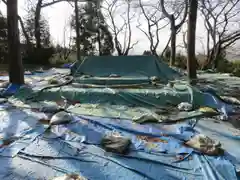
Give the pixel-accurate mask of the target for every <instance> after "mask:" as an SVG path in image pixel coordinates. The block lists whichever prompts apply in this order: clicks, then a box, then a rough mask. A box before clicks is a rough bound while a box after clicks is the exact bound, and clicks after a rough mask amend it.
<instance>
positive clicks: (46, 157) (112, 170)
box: [0, 137, 236, 180]
mask: <svg viewBox="0 0 240 180" xmlns="http://www.w3.org/2000/svg"><path fill="white" fill-rule="evenodd" d="M20 155H21V157H25V158H27V159H28V160H29V163H23V164H21V165H20V166H19V167H18V168H21V170H23V171H25V172H28V171H31V172H32V175H31V176H32V177H33V179H34V178H36V177H39V176H40V175H41V173H42V172H40V171H39V169H36V168H38V167H42V166H50V167H49V169H45V171H44V173H43V174H42V175H41V176H40V177H41V179H43V178H46V179H51V178H52V177H53V176H54V177H55V176H60V175H62V174H64V173H74V172H75V173H76V172H77V173H80V175H81V176H83V177H85V178H88V179H94V180H95V179H99V180H101V179H106V180H112V179H120V180H129V179H131V180H132V179H136V180H137V179H138V180H145V179H154V180H160V179H197V180H198V179H199V180H200V179H201V180H202V179H205V180H208V179H224V178H225V179H233V180H234V179H236V176H235V174H234V167H233V165H232V164H231V163H229V161H226V160H224V159H219V158H213V157H211V158H209V157H206V158H204V159H201V160H199V155H197V154H193V155H192V159H191V160H188V161H182V162H179V163H174V161H175V156H173V155H167V154H148V153H144V152H132V153H130V154H129V155H128V156H118V155H114V154H111V153H110V154H108V153H106V152H104V151H103V150H102V149H101V148H98V147H96V146H92V145H83V144H80V143H73V142H68V141H66V142H63V141H61V140H50V139H48V140H47V139H45V138H40V137H39V138H38V139H36V140H35V141H34V142H33V143H32V144H31V145H29V146H28V147H26V148H25V149H24V150H22V151H21V153H20ZM37 157H38V158H37ZM13 161H14V160H13ZM32 161H41V162H43V163H42V164H38V165H35V167H34V168H33V167H28V166H29V164H32V163H33V162H32ZM215 161H217V163H218V164H217V166H215V164H214V163H216V162H215ZM213 164H214V166H213ZM5 168H6V167H5ZM52 168H53V169H52ZM211 168H215V169H214V174H213V175H212V174H210V173H211V172H212V169H211ZM224 168H225V170H226V171H223V170H224ZM40 169H43V167H42V168H40ZM56 169H57V172H55V174H54V175H53V174H52V171H53V170H56ZM0 171H1V170H0ZM220 175H221V176H220ZM222 177H224V178H222Z"/></svg>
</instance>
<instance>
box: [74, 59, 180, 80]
mask: <svg viewBox="0 0 240 180" xmlns="http://www.w3.org/2000/svg"><path fill="white" fill-rule="evenodd" d="M71 73H72V75H74V76H75V77H76V76H81V75H91V76H93V77H109V76H111V75H117V76H119V77H125V78H126V77H128V80H129V79H131V78H132V79H137V80H139V79H141V78H142V79H144V78H149V77H153V76H156V77H158V78H159V79H161V80H165V81H166V80H174V79H176V77H179V76H180V75H179V73H178V72H176V71H175V70H173V69H172V68H170V67H169V66H168V65H167V64H165V63H164V62H163V61H161V60H159V59H158V58H157V57H155V56H92V57H87V58H86V59H85V60H84V61H82V62H80V61H79V62H76V63H75V64H74V66H73V67H72V68H71ZM125 80H126V79H125Z"/></svg>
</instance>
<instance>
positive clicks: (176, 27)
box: [160, 0, 188, 66]
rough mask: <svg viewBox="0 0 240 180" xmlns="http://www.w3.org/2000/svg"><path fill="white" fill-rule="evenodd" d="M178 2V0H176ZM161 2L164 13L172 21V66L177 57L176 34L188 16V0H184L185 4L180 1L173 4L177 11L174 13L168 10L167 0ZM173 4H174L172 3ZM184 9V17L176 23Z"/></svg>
mask: <svg viewBox="0 0 240 180" xmlns="http://www.w3.org/2000/svg"><path fill="white" fill-rule="evenodd" d="M174 2H178V1H174ZM160 4H161V7H162V12H163V14H164V15H165V16H166V17H167V18H168V19H169V21H170V23H171V60H170V66H174V64H175V59H176V35H177V32H178V30H179V29H180V28H181V26H182V25H183V23H184V22H185V20H186V17H187V11H188V0H184V4H179V2H178V3H177V4H176V3H175V4H173V7H174V8H173V9H174V11H175V12H173V13H172V14H169V13H168V12H167V10H166V4H167V3H166V2H165V0H160ZM171 6H172V4H171ZM182 11H183V17H182V20H181V21H180V22H179V23H178V24H177V25H176V20H177V19H179V17H180V16H181V14H182Z"/></svg>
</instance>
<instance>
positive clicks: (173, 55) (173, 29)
mask: <svg viewBox="0 0 240 180" xmlns="http://www.w3.org/2000/svg"><path fill="white" fill-rule="evenodd" d="M176 33H177V30H176V27H175V19H174V16H172V18H171V59H170V66H174V65H175V59H176Z"/></svg>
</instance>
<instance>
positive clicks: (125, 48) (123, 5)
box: [103, 0, 138, 56]
mask: <svg viewBox="0 0 240 180" xmlns="http://www.w3.org/2000/svg"><path fill="white" fill-rule="evenodd" d="M105 4H106V5H105V6H104V5H103V9H104V11H105V15H106V17H107V18H108V19H109V21H110V22H109V23H108V27H109V29H110V30H111V31H112V33H113V36H114V43H115V48H116V50H117V53H118V55H119V56H126V55H128V54H129V51H130V50H131V49H133V47H134V46H135V45H136V44H137V43H138V41H137V42H132V27H131V23H132V20H133V19H134V18H135V17H136V14H135V13H132V12H131V1H127V0H110V1H105ZM122 9H126V11H122V12H119V10H120V11H121V10H122ZM116 17H121V19H122V21H123V23H122V24H121V25H119V24H120V23H119V22H118V23H117V22H116V21H117V19H116ZM119 37H123V43H121V40H120V38H119Z"/></svg>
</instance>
